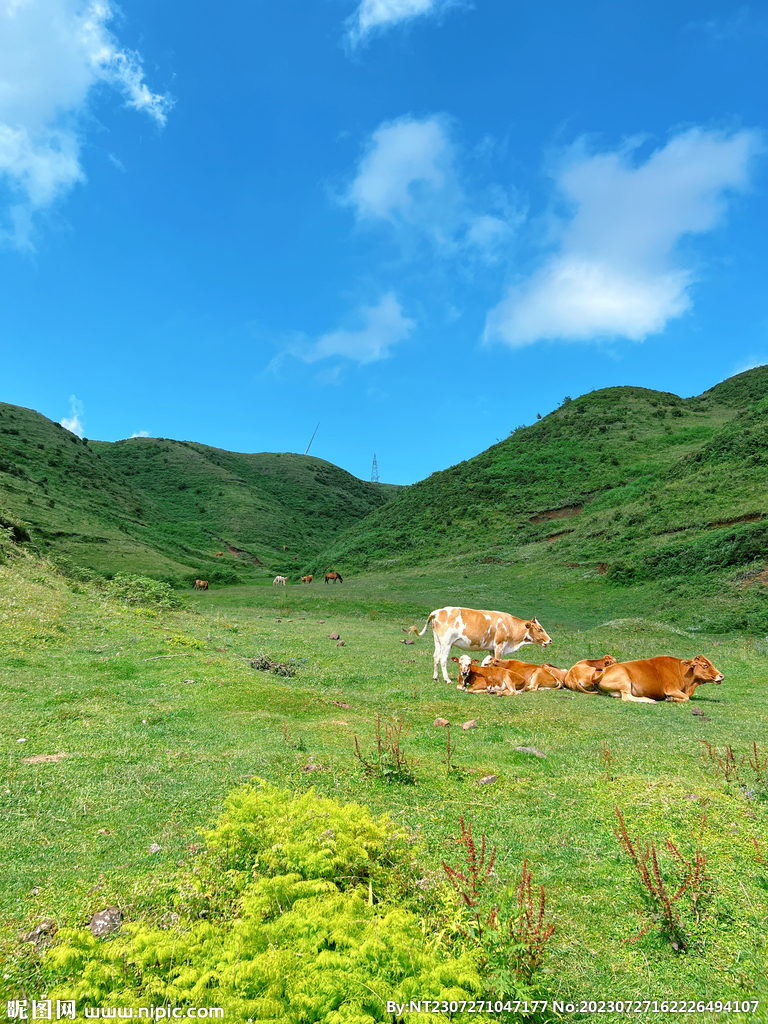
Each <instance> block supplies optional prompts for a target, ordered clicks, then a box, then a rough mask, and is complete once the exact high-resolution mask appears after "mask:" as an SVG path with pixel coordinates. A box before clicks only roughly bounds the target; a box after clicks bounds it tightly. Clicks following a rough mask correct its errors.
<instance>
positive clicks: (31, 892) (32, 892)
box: [29, 885, 40, 896]
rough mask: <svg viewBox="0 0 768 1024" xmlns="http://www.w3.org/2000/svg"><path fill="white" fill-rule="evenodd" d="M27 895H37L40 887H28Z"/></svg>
mask: <svg viewBox="0 0 768 1024" xmlns="http://www.w3.org/2000/svg"><path fill="white" fill-rule="evenodd" d="M29 895H30V896H39V895H40V887H39V886H38V885H36V886H35V887H34V889H30V890H29Z"/></svg>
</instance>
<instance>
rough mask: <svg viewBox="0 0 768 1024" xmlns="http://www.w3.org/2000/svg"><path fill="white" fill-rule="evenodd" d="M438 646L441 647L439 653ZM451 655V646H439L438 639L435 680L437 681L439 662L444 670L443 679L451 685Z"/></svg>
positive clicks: (447, 644) (446, 644) (444, 644)
mask: <svg viewBox="0 0 768 1024" xmlns="http://www.w3.org/2000/svg"><path fill="white" fill-rule="evenodd" d="M438 646H439V652H438ZM450 653H451V644H449V643H446V642H443V643H441V644H439V645H438V642H437V639H435V675H434V678H435V679H437V666H438V662H439V664H440V668H441V669H442V670H443V679H444V680H445V682H446V683H450V681H451V679H450V676H449V675H448V655H449V654H450Z"/></svg>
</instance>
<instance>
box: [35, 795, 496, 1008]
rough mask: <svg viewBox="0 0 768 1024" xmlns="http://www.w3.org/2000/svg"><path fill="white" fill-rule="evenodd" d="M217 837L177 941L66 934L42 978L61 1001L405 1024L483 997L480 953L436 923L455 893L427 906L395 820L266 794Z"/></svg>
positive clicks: (181, 902)
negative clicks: (403, 1006)
mask: <svg viewBox="0 0 768 1024" xmlns="http://www.w3.org/2000/svg"><path fill="white" fill-rule="evenodd" d="M205 839H206V843H207V846H208V852H207V854H205V855H204V856H202V857H200V858H199V860H198V862H197V864H196V865H195V867H194V868H193V871H192V873H191V874H190V875H189V877H188V879H187V880H186V881H184V882H183V883H182V885H181V886H180V888H179V891H178V893H177V900H176V902H177V906H178V907H179V909H180V910H181V912H182V915H183V916H182V917H181V918H180V919H178V920H177V922H176V923H174V924H173V925H172V926H171V927H170V928H168V929H160V928H152V927H148V926H144V925H141V924H130V925H126V926H125V928H124V929H123V933H122V934H121V935H119V936H118V937H116V938H113V939H107V940H100V939H95V938H94V937H93V936H92V935H91V934H90V932H89V931H87V930H79V931H74V930H66V931H62V932H61V933H59V936H58V941H57V943H56V945H55V946H54V948H53V949H52V950H51V951H50V952H49V953H48V955H47V957H46V959H45V961H44V963H43V967H42V971H43V976H44V977H45V978H46V981H47V983H48V986H49V996H50V998H52V999H76V1000H77V1001H78V1002H81V1003H82V1002H84V1003H86V1004H88V1005H91V1006H96V1005H107V1006H110V1005H111V1006H115V1005H118V1006H139V1005H147V1004H148V1003H149V1002H155V1003H170V1004H175V1005H182V1006H183V1005H193V1006H194V1005H204V1006H219V1007H223V1008H224V1010H225V1016H226V1018H227V1019H229V1018H231V1017H234V1018H236V1019H240V1020H243V1019H252V1020H258V1021H263V1022H268V1021H274V1022H289V1021H291V1022H294V1021H295V1022H300V1021H325V1022H328V1024H342V1022H353V1021H354V1022H359V1024H362V1022H364V1021H370V1022H373V1021H384V1020H387V1019H391V1015H389V1014H387V1013H386V1000H387V999H394V1000H396V1001H397V1002H400V1003H407V1002H409V1001H410V1000H411V999H425V998H429V999H437V1000H441V1001H442V1000H448V1001H450V1000H473V999H477V998H478V997H479V996H480V994H481V993H482V992H483V990H484V989H485V988H486V984H485V982H484V979H483V977H482V976H481V973H480V970H479V967H480V964H479V962H478V956H477V954H476V953H473V952H471V951H469V950H462V949H460V948H456V946H455V943H453V942H451V935H450V930H449V929H447V928H446V924H445V922H444V921H443V922H440V921H438V920H437V919H436V912H437V910H438V909H439V902H440V900H439V897H440V896H441V895H442V896H443V900H444V902H445V904H446V909H447V904H448V900H447V892H445V893H432V894H431V895H430V897H429V899H428V901H427V902H424V895H423V890H421V889H420V887H419V884H418V874H417V867H418V865H417V861H416V858H415V856H414V853H413V851H412V849H411V844H409V842H408V840H407V837H406V836H405V835H404V833H403V832H402V831H401V830H398V829H396V828H395V827H394V826H393V824H392V822H391V821H389V820H388V819H387V818H386V817H380V818H379V819H374V818H373V817H372V816H371V813H370V811H369V810H368V808H366V807H364V806H361V805H359V804H354V803H353V804H347V805H345V806H342V805H341V804H340V803H339V802H338V801H336V800H330V799H327V798H324V797H321V796H318V795H317V794H316V793H315V790H314V789H310V790H309V791H308V792H306V793H303V794H300V795H294V796H292V795H291V794H290V793H289V792H288V791H287V790H281V789H279V788H277V787H276V786H273V785H270V784H268V783H265V782H260V783H259V784H258V785H257V786H255V787H253V786H245V787H242V788H240V789H239V790H236V791H235V792H234V793H232V794H230V796H229V797H228V799H227V801H226V809H225V812H224V814H223V815H222V817H221V818H220V820H219V822H218V824H217V825H216V827H215V828H214V829H212V830H211V831H209V832H207V833H206V836H205ZM419 897H421V900H422V902H421V904H420V903H419ZM222 898H223V902H222ZM430 911H431V914H430ZM453 916H454V917H458V916H459V915H458V912H457V911H454V915H453ZM455 937H456V934H455V929H454V936H453V938H455ZM479 1019H484V1018H482V1017H480V1018H479Z"/></svg>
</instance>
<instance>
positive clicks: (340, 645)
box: [336, 640, 344, 647]
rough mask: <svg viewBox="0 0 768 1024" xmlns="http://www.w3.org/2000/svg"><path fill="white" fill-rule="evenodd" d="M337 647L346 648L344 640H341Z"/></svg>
mask: <svg viewBox="0 0 768 1024" xmlns="http://www.w3.org/2000/svg"><path fill="white" fill-rule="evenodd" d="M336 646H337V647H343V646H344V641H343V640H339V642H338V643H337V644H336Z"/></svg>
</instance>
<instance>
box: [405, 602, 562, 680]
mask: <svg viewBox="0 0 768 1024" xmlns="http://www.w3.org/2000/svg"><path fill="white" fill-rule="evenodd" d="M430 622H431V623H432V632H433V634H434V637H435V654H434V664H435V671H434V675H433V676H432V678H433V679H437V673H438V669H442V671H443V679H444V680H445V681H446V683H450V681H451V680H450V679H449V678H448V667H447V666H448V655H449V654H450V653H451V647H452V646H453V645H454V644H455V645H456V647H461V648H462V649H463V650H465V651H493V655H494V657H495V658H501V657H502V655H504V654H512V653H513V652H514V651H516V650H518V648H520V647H522V646H523V644H540V645H541V646H542V647H546V646H547V645H548V644H551V643H552V640H551V639H550V637H549V636H547V633H546V632H545V630H544V629H543V628H542V626H541V625H540V623H539V622H538V621H537V620H536V619H516V618H515V616H514V615H509V614H507V612H483V611H477V610H476V609H474V608H454V607H453V606H450V605H449V606H448V607H447V608H438V609H437V610H436V611H434V612H430V613H429V616H428V617H427V621H426V623H425V624H424V628H423V629H422V630H421V631H420V632H419V636H424V634H425V633H426V631H427V626H428V625H429V624H430Z"/></svg>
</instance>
